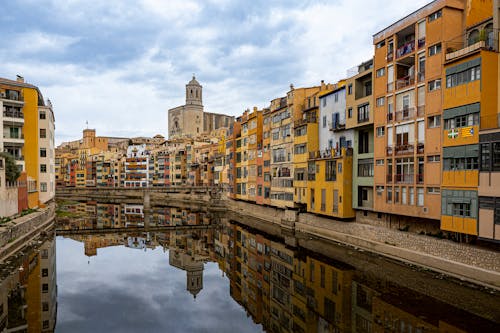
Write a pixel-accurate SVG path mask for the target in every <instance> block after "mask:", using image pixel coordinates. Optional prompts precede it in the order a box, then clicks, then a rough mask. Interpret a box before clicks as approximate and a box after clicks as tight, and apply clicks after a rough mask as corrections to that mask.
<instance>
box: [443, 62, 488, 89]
mask: <svg viewBox="0 0 500 333" xmlns="http://www.w3.org/2000/svg"><path fill="white" fill-rule="evenodd" d="M480 79H481V66H474V67H472V68H468V69H466V70H464V71H461V72H458V73H453V74H450V75H447V76H446V88H452V87H455V86H459V85H461V84H466V83H469V82H473V81H476V80H480Z"/></svg>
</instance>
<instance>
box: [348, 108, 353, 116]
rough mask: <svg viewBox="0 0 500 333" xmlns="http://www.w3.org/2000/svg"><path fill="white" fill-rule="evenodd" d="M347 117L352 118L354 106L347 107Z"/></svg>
mask: <svg viewBox="0 0 500 333" xmlns="http://www.w3.org/2000/svg"><path fill="white" fill-rule="evenodd" d="M347 117H348V118H352V108H348V109H347Z"/></svg>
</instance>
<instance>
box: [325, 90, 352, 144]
mask: <svg viewBox="0 0 500 333" xmlns="http://www.w3.org/2000/svg"><path fill="white" fill-rule="evenodd" d="M345 94H346V88H345V86H342V87H340V88H337V89H334V90H333V91H331V92H330V93H327V94H325V95H322V96H320V103H319V114H320V116H319V131H318V132H319V149H320V151H321V152H325V151H328V150H330V149H332V148H333V149H336V150H337V151H340V149H341V148H344V147H345V148H347V147H352V145H353V142H354V131H353V130H345V121H346V113H347V112H346V98H345ZM347 116H351V117H352V112H351V115H349V114H347Z"/></svg>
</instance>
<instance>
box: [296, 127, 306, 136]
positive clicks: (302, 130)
mask: <svg viewBox="0 0 500 333" xmlns="http://www.w3.org/2000/svg"><path fill="white" fill-rule="evenodd" d="M306 134H307V126H302V127H299V128H296V129H295V136H303V135H306Z"/></svg>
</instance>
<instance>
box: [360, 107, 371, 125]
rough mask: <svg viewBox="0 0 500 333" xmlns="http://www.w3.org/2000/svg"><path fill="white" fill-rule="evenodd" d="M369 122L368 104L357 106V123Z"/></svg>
mask: <svg viewBox="0 0 500 333" xmlns="http://www.w3.org/2000/svg"><path fill="white" fill-rule="evenodd" d="M369 120H370V104H368V103H367V104H364V105H361V106H358V122H360V123H361V122H366V121H369Z"/></svg>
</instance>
